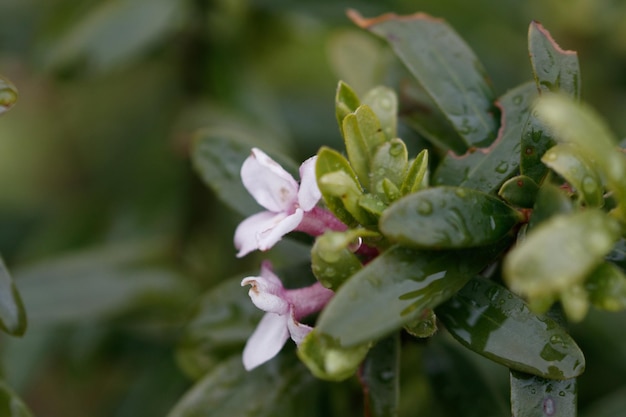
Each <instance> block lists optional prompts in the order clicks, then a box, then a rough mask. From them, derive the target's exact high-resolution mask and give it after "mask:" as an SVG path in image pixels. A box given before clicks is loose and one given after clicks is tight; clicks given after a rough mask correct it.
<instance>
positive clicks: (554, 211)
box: [528, 181, 574, 231]
mask: <svg viewBox="0 0 626 417" xmlns="http://www.w3.org/2000/svg"><path fill="white" fill-rule="evenodd" d="M573 211H574V204H573V203H572V200H571V199H570V198H569V196H568V195H567V194H566V193H565V192H564V191H563V190H562V189H561V188H559V187H557V186H556V185H552V184H550V183H549V182H547V181H546V182H544V183H543V184H542V185H541V187H540V188H539V191H538V192H537V198H536V200H535V205H534V206H533V212H532V215H531V216H530V221H529V222H528V230H529V231H530V230H532V229H534V228H535V227H536V226H537V225H539V224H541V223H543V222H544V221H546V220H548V219H549V218H551V217H553V216H556V215H559V214H567V213H572V212H573Z"/></svg>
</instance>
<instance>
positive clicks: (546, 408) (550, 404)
mask: <svg viewBox="0 0 626 417" xmlns="http://www.w3.org/2000/svg"><path fill="white" fill-rule="evenodd" d="M543 413H544V414H545V415H547V416H553V415H554V414H555V413H556V404H554V400H553V399H552V398H550V397H548V398H546V399H545V400H543Z"/></svg>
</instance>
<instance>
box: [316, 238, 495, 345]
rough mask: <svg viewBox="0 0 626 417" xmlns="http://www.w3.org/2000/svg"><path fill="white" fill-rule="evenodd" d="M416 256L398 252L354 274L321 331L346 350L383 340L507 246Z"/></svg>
mask: <svg viewBox="0 0 626 417" xmlns="http://www.w3.org/2000/svg"><path fill="white" fill-rule="evenodd" d="M505 246H506V245H504V242H502V243H501V245H498V246H497V247H496V246H494V247H486V248H481V249H479V250H478V249H475V250H457V251H425V250H422V251H416V250H412V249H408V248H403V247H398V246H395V247H392V248H390V249H388V250H387V251H385V252H384V253H382V254H381V255H379V256H378V257H377V258H376V259H374V260H373V261H371V262H370V263H368V264H367V266H365V267H364V268H363V269H361V270H360V271H359V272H357V273H356V274H354V275H353V276H352V278H350V279H349V280H348V281H347V282H346V283H345V284H344V285H343V286H342V287H341V288H340V289H339V290H338V291H337V293H336V294H335V296H334V297H333V298H332V299H331V301H330V302H329V303H328V305H326V307H325V308H324V310H323V311H322V313H321V314H320V317H319V319H318V322H317V327H316V329H317V330H318V331H319V332H320V333H324V334H326V335H328V336H330V337H332V338H335V339H336V340H337V341H338V342H339V343H340V344H341V345H343V346H354V345H358V344H360V343H365V342H368V341H370V340H374V339H377V338H379V337H382V336H384V335H386V334H389V333H391V332H393V331H394V330H397V329H399V328H400V327H402V326H403V325H404V324H405V323H409V322H411V321H413V320H415V319H416V318H419V317H420V316H421V314H422V312H423V311H424V310H425V309H428V308H433V307H435V306H437V305H439V304H440V303H442V302H443V301H445V300H447V299H448V298H450V297H451V296H452V295H453V294H454V293H455V292H456V291H458V290H459V289H460V288H461V287H462V286H463V285H465V283H466V282H467V281H468V280H469V279H470V278H471V277H472V276H473V275H474V274H476V273H477V272H478V271H480V270H482V269H483V268H484V267H485V266H486V265H487V264H488V263H489V262H490V261H491V260H493V259H494V258H495V257H496V256H497V255H498V253H499V251H500V250H501V248H503V247H505Z"/></svg>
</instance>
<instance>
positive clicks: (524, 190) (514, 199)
mask: <svg viewBox="0 0 626 417" xmlns="http://www.w3.org/2000/svg"><path fill="white" fill-rule="evenodd" d="M538 192H539V186H538V185H537V183H536V182H535V181H533V179H532V178H530V177H527V176H525V175H518V176H516V177H513V178H511V179H509V180H507V181H505V182H504V184H502V187H500V191H498V195H499V196H500V197H501V198H502V199H503V200H504V201H506V202H507V203H509V204H511V205H513V206H517V207H523V208H531V207H532V206H533V205H534V204H535V198H536V197H537V193H538Z"/></svg>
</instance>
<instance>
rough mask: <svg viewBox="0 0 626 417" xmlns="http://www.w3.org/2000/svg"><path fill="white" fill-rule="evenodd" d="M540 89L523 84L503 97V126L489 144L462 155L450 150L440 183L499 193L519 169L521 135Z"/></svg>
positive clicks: (438, 175) (439, 170) (439, 173)
mask: <svg viewBox="0 0 626 417" xmlns="http://www.w3.org/2000/svg"><path fill="white" fill-rule="evenodd" d="M536 96H537V89H536V88H535V85H534V84H533V83H526V84H522V85H521V86H519V87H517V88H514V89H513V90H511V91H509V92H507V93H506V94H505V95H504V96H502V97H501V98H500V100H499V105H500V107H501V109H502V126H503V127H502V128H501V129H500V132H499V133H498V139H497V140H496V141H495V142H494V143H493V144H492V145H491V146H490V147H489V148H481V149H477V150H474V151H472V152H468V153H467V154H465V155H463V156H461V157H458V156H456V155H452V154H448V155H446V157H445V159H444V160H443V161H442V163H441V164H440V165H439V167H438V168H437V170H436V171H435V175H434V178H433V180H434V181H433V182H434V183H435V184H437V185H458V186H461V187H466V188H474V189H476V190H479V191H484V192H486V193H496V192H497V191H498V190H499V189H500V186H501V185H502V183H503V182H504V181H506V180H507V179H509V178H510V177H512V176H513V175H514V174H515V173H516V172H517V171H518V169H519V158H520V138H521V136H522V129H523V127H524V125H525V124H526V120H527V119H528V115H529V114H530V107H531V104H532V103H533V101H534V99H535V97H536Z"/></svg>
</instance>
